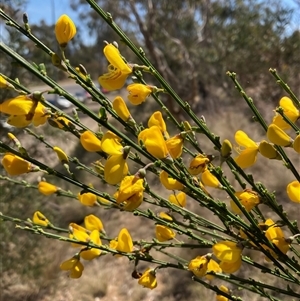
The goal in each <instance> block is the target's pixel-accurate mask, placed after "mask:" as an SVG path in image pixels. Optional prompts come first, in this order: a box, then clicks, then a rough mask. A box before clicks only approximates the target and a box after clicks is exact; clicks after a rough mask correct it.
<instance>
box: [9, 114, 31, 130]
mask: <svg viewBox="0 0 300 301" xmlns="http://www.w3.org/2000/svg"><path fill="white" fill-rule="evenodd" d="M31 121H32V119H30V118H29V119H28V117H27V115H10V116H9V117H8V118H7V120H6V122H7V123H8V124H9V125H11V126H14V127H16V128H25V127H26V126H28V125H29V124H30V123H31Z"/></svg>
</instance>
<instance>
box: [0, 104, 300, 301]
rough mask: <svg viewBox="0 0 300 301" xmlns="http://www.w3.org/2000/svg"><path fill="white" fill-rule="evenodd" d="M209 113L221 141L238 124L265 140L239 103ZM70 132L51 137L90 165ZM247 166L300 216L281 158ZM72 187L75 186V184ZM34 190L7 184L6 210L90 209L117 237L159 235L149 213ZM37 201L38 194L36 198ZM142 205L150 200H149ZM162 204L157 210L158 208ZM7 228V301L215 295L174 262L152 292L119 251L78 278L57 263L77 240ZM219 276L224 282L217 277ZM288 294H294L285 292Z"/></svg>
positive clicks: (69, 214) (66, 217)
mask: <svg viewBox="0 0 300 301" xmlns="http://www.w3.org/2000/svg"><path fill="white" fill-rule="evenodd" d="M241 101H242V100H241ZM144 108H145V110H144V113H143V114H141V111H140V108H139V111H137V112H138V115H137V117H138V118H137V119H140V120H144V121H145V120H147V119H148V116H149V114H148V112H150V111H151V112H153V110H154V105H153V103H152V102H151V101H149V102H148V103H147V104H145V106H144ZM134 116H136V115H134ZM205 117H206V121H207V124H208V126H209V128H211V129H212V131H213V132H214V133H216V134H218V135H220V137H221V140H223V139H225V138H228V139H230V140H231V141H233V140H234V139H233V136H234V133H235V131H236V130H238V129H242V130H244V131H245V132H247V133H248V134H249V136H250V137H251V138H253V140H255V141H260V140H261V138H262V137H263V133H262V131H261V130H260V129H259V126H258V125H257V124H255V123H253V122H251V120H250V118H249V117H248V116H241V115H240V111H239V107H238V105H237V106H236V109H235V108H231V110H230V111H228V112H224V113H218V115H213V114H211V115H209V116H205ZM140 120H139V121H140ZM83 122H84V123H85V124H86V125H87V126H89V127H92V128H95V127H96V126H97V125H96V124H95V122H93V121H89V120H88V119H87V118H84V117H83ZM67 135H68V138H67V140H62V138H63V137H64V135H62V136H53V137H52V138H51V140H52V142H53V143H54V142H55V144H56V145H58V146H61V147H62V148H63V149H64V150H66V151H67V153H68V154H70V155H74V156H76V157H78V158H80V159H81V160H82V161H83V162H84V163H85V164H87V165H89V164H90V163H91V162H92V161H94V159H95V157H92V156H87V155H86V154H85V155H84V152H83V150H82V147H81V146H80V145H78V142H76V141H75V138H73V137H72V136H71V135H70V134H67ZM25 137H26V136H23V138H24V139H22V138H21V140H22V141H26V139H25ZM50 142H51V141H50ZM199 142H200V145H201V147H202V148H203V149H204V150H205V152H207V153H209V154H210V153H212V154H216V151H215V150H213V148H212V147H211V146H210V144H209V143H208V141H207V139H205V138H204V137H202V136H201V135H200V136H199ZM27 143H28V144H27ZM26 147H27V148H30V144H29V142H26ZM38 154H39V155H40V156H41V158H43V160H45V162H47V164H49V165H50V166H53V167H54V166H55V165H56V163H55V162H56V159H55V156H54V155H53V152H52V151H50V150H49V149H45V148H43V147H42V149H39V151H38ZM290 156H291V157H292V160H294V162H297V160H299V157H298V158H297V157H296V156H294V154H293V153H292V152H291V153H290ZM295 160H296V161H295ZM298 162H299V161H298ZM60 168H61V167H60ZM62 170H63V169H62ZM225 173H226V174H227V175H228V179H229V180H230V181H232V182H234V181H233V180H234V178H233V176H232V175H231V174H229V173H228V170H226V167H225ZM249 173H251V174H253V176H254V178H255V180H256V181H257V182H262V183H263V184H264V185H265V186H266V187H267V189H269V190H270V191H276V194H277V198H278V200H279V202H280V203H281V204H283V205H284V208H285V210H286V211H287V214H288V215H289V217H290V219H292V220H293V219H298V220H299V208H297V209H296V210H295V208H296V207H295V204H292V203H291V202H290V201H289V200H288V199H287V196H286V193H285V187H286V184H287V183H288V182H289V181H290V180H292V177H291V174H290V173H289V171H288V170H287V169H286V168H285V167H284V166H283V165H282V163H281V162H280V161H276V162H274V161H270V160H266V159H264V158H259V159H258V162H257V164H255V166H254V167H253V168H251V169H249ZM37 176H38V175H36V174H33V175H32V177H31V179H30V181H31V182H36V181H37V180H38V177H37ZM80 180H82V181H84V182H85V183H89V182H93V184H94V185H95V188H97V189H99V190H103V191H107V188H108V187H107V186H106V185H105V184H103V183H101V182H99V181H98V180H94V179H91V178H90V177H89V176H88V175H87V174H84V175H81V176H80ZM58 184H59V185H61V186H62V187H64V188H65V186H63V183H61V182H59V183H58ZM1 185H4V183H1ZM150 185H151V187H152V188H154V189H155V190H157V191H159V192H160V193H161V194H162V195H163V196H167V195H168V192H166V190H164V189H163V188H162V187H161V185H160V184H159V183H157V181H153V182H150ZM234 186H235V185H234ZM67 188H70V189H71V188H72V190H73V189H74V188H73V187H69V186H68V187H67ZM2 191H3V190H2ZM28 191H30V190H28V189H26V190H25V189H24V190H22V191H20V190H19V192H18V194H16V191H15V190H14V187H7V189H6V193H5V195H4V196H2V197H3V198H5V199H6V200H7V199H9V198H10V199H11V203H8V202H7V201H5V202H3V203H1V209H0V210H1V211H3V212H6V213H11V214H12V215H13V214H14V213H16V214H19V215H20V216H22V217H23V218H26V217H30V216H31V215H32V213H33V212H34V211H35V210H41V211H43V212H44V209H43V208H45V210H46V213H48V214H49V217H50V218H51V221H53V222H54V223H55V224H57V225H58V226H62V227H66V226H67V225H68V223H69V222H77V223H81V222H82V221H83V218H84V216H85V215H87V214H90V213H93V214H95V215H97V216H99V217H100V218H101V219H102V221H103V223H104V225H105V229H106V232H107V233H108V234H109V236H110V237H115V236H116V235H117V234H118V232H119V230H120V228H122V227H126V228H128V230H129V231H130V233H131V234H132V237H133V239H134V240H139V239H142V238H143V239H151V238H152V237H153V236H154V227H153V224H152V223H151V222H150V221H149V220H146V219H142V218H135V217H133V216H132V214H131V213H128V212H120V211H117V210H103V208H86V207H83V206H82V205H81V204H80V203H79V202H77V201H76V200H71V199H66V198H55V197H47V198H45V197H42V196H41V195H39V193H38V191H31V192H30V194H29V195H28V194H27V193H28ZM108 192H111V191H108ZM210 192H211V194H212V195H213V196H214V197H216V198H219V199H221V200H224V201H225V202H226V203H228V202H229V201H228V199H227V197H226V194H225V193H224V192H223V191H217V190H210ZM21 194H22V195H21ZM31 200H34V201H33V202H32V203H30V202H31ZM20 202H21V203H20ZM28 204H29V205H28ZM142 206H146V205H145V204H143V205H142ZM142 208H143V207H142ZM187 208H188V209H189V210H192V211H194V212H197V213H198V214H200V215H204V216H205V217H206V218H208V219H210V220H213V221H214V222H218V219H217V218H216V217H215V216H212V215H211V213H210V212H209V211H208V210H204V209H203V208H201V207H199V206H198V205H197V204H195V203H193V201H192V200H188V204H187ZM260 208H261V209H262V210H263V211H265V209H266V208H264V206H260ZM156 210H157V212H158V210H159V208H157V209H156ZM266 215H267V216H270V217H272V216H273V214H272V212H266ZM5 229H6V233H5V234H4V235H3V234H2V235H3V239H2V240H1V241H2V242H1V259H2V276H1V287H0V291H1V292H2V293H1V294H0V300H1V301H6V300H10V301H21V300H22V301H35V300H37V301H50V300H54V301H73V300H74V301H75V300H81V301H100V300H101V301H125V300H130V301H141V300H145V301H152V300H153V301H154V300H162V301H179V300H186V301H192V300H214V294H213V293H212V292H210V291H208V290H206V289H204V288H203V287H202V286H201V285H199V284H197V283H194V282H193V281H191V273H188V272H180V271H177V270H171V269H168V270H161V271H159V273H158V275H157V277H158V283H159V285H158V287H157V289H155V290H153V291H150V290H148V289H144V288H142V287H140V286H139V285H138V284H137V281H136V280H134V279H133V278H132V277H131V272H132V270H133V263H130V262H128V260H127V259H126V258H115V257H113V256H111V255H106V256H103V257H100V258H99V259H98V260H93V261H92V262H85V271H84V274H83V276H82V277H81V278H80V279H79V280H72V279H69V278H68V277H67V274H66V273H63V272H61V271H60V270H59V264H60V263H61V262H62V261H64V260H66V259H67V258H70V257H71V256H72V255H74V253H75V252H76V251H75V250H74V249H72V248H71V246H69V245H68V244H65V243H62V242H58V241H53V240H49V239H46V238H43V237H40V236H31V235H28V234H27V233H24V232H22V231H20V230H16V229H13V227H12V226H11V225H8V224H7V225H5ZM10 238H12V239H10ZM179 239H180V237H179ZM178 252H179V253H180V255H181V256H182V257H183V258H185V259H186V260H190V259H191V258H193V257H195V256H197V255H200V254H204V250H200V253H199V251H198V252H197V251H195V250H194V251H185V250H179V251H178ZM158 256H159V257H160V258H162V256H163V255H159V254H158ZM251 256H253V258H254V259H255V260H257V261H262V260H263V259H262V258H261V257H260V256H258V254H255V252H252V253H251ZM6 262H10V263H11V264H6ZM144 268H146V265H145V264H141V266H140V267H139V269H140V271H143V269H144ZM239 273H240V275H245V276H246V277H254V275H253V274H252V271H251V269H248V268H247V270H246V269H242V270H241V272H239ZM255 278H257V279H265V275H263V274H262V275H255ZM270 281H271V282H272V283H274V284H276V285H277V284H278V279H277V278H275V279H271V280H270ZM214 283H216V284H218V281H216V282H214ZM234 294H236V295H238V296H242V297H243V300H244V301H248V300H249V301H250V300H251V301H259V300H261V298H260V297H256V298H255V297H253V296H251V297H250V296H249V295H248V293H247V292H243V291H237V290H234ZM282 300H290V299H289V298H286V299H282Z"/></svg>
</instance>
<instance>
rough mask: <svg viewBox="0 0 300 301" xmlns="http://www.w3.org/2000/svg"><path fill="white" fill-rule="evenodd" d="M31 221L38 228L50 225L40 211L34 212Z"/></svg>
mask: <svg viewBox="0 0 300 301" xmlns="http://www.w3.org/2000/svg"><path fill="white" fill-rule="evenodd" d="M32 221H33V222H34V223H35V224H37V225H40V226H44V227H46V226H48V225H49V224H50V222H49V220H48V219H47V218H46V216H45V215H44V214H43V213H41V212H40V211H35V212H34V214H33V218H32Z"/></svg>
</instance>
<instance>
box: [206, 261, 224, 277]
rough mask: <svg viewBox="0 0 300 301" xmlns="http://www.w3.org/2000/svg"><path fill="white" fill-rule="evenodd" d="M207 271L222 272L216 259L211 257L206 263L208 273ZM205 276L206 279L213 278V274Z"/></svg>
mask: <svg viewBox="0 0 300 301" xmlns="http://www.w3.org/2000/svg"><path fill="white" fill-rule="evenodd" d="M208 272H214V273H222V269H221V267H220V265H219V264H218V263H217V262H216V261H214V260H213V259H210V260H209V262H208V264H207V271H206V273H208ZM205 278H206V279H208V280H213V279H214V278H215V276H214V275H205Z"/></svg>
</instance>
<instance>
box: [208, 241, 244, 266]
mask: <svg viewBox="0 0 300 301" xmlns="http://www.w3.org/2000/svg"><path fill="white" fill-rule="evenodd" d="M212 249H213V253H214V255H215V256H216V257H217V258H218V259H219V260H221V261H224V262H228V263H233V262H236V261H238V260H239V259H240V258H241V254H242V248H241V247H239V246H238V245H237V244H236V243H235V242H232V241H228V240H224V241H220V242H218V243H216V244H215V245H213V247H212ZM222 269H223V268H222Z"/></svg>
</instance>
